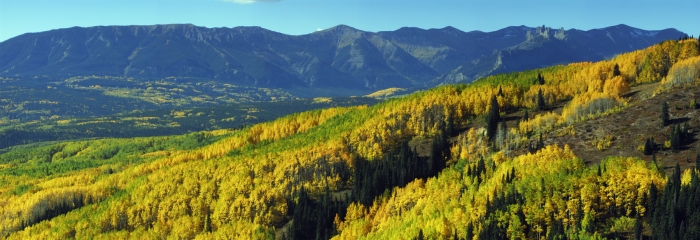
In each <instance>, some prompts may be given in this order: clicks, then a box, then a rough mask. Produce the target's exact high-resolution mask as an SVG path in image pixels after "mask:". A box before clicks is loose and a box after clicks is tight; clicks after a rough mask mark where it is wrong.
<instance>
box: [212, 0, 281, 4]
mask: <svg viewBox="0 0 700 240" xmlns="http://www.w3.org/2000/svg"><path fill="white" fill-rule="evenodd" d="M222 1H224V2H232V3H238V4H252V3H258V2H279V1H282V0H222Z"/></svg>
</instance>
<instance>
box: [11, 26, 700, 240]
mask: <svg viewBox="0 0 700 240" xmlns="http://www.w3.org/2000/svg"><path fill="white" fill-rule="evenodd" d="M699 51H700V44H698V40H697V39H692V38H691V39H682V40H679V41H675V40H672V41H665V42H662V43H660V44H657V45H654V46H651V47H649V48H647V49H644V50H639V51H634V52H630V53H625V54H621V55H618V56H616V57H614V58H612V59H610V60H607V61H601V62H595V63H589V62H585V63H574V64H569V65H559V66H554V67H548V68H543V69H537V70H530V71H524V72H516V73H510V74H502V75H496V76H491V77H487V78H483V79H480V80H478V81H475V82H474V83H472V84H469V85H446V86H440V87H437V88H433V89H430V90H426V91H421V92H417V93H414V94H411V95H408V96H405V97H400V98H392V99H389V100H386V101H384V102H382V103H379V104H377V105H374V106H371V107H368V106H357V107H338V108H328V109H323V110H315V111H310V112H304V113H297V114H293V115H289V116H286V117H283V118H280V119H277V120H274V121H270V122H265V123H261V124H256V125H253V126H249V127H246V128H244V129H241V130H231V131H223V130H219V131H213V132H201V133H196V134H189V135H183V136H173V137H152V138H126V139H107V140H96V141H82V142H66V143H58V144H54V145H50V146H42V147H36V148H24V149H15V150H12V151H10V152H8V153H4V154H2V155H0V171H2V174H0V236H2V237H7V238H10V239H26V238H47V239H64V238H81V239H84V238H87V239H114V238H133V239H158V238H166V237H169V238H178V239H180V238H187V239H191V238H198V239H210V238H237V239H272V238H284V239H287V238H292V239H327V238H337V239H358V238H367V239H477V238H478V239H489V238H494V239H503V238H511V239H521V238H526V239H541V238H547V239H569V238H572V239H577V238H581V239H597V238H629V239H632V238H634V239H638V238H639V237H640V236H644V237H645V238H654V239H669V238H670V239H697V238H700V231H698V228H697V226H698V225H700V213H699V212H698V209H700V208H698V206H700V203H699V202H698V198H697V196H698V194H700V192H699V191H700V182H698V173H699V172H698V169H697V161H700V159H698V158H695V156H696V155H697V151H698V148H696V147H693V145H695V144H694V143H695V141H696V140H695V139H696V136H695V135H696V132H697V131H698V126H697V125H696V124H694V123H695V122H697V120H694V119H687V118H685V117H683V116H678V113H679V111H680V110H679V109H680V108H679V107H678V106H674V105H672V107H669V106H668V104H661V106H655V105H654V106H652V105H647V104H650V102H653V101H650V100H653V99H655V98H658V96H662V95H664V94H675V92H674V91H681V92H691V93H693V94H691V95H692V96H699V95H700V94H698V90H697V85H698V84H700V70H699V69H700V54H699ZM650 84H656V85H658V86H659V87H655V88H654V89H652V90H651V91H650V93H649V95H648V96H647V97H639V96H640V95H635V94H632V93H633V92H632V93H630V89H633V88H635V89H637V88H640V87H643V86H656V85H650ZM687 102H688V104H687V108H690V107H692V108H695V107H696V101H695V100H694V99H687ZM638 106H644V107H646V108H648V109H652V110H649V111H653V114H655V115H656V116H658V118H657V119H656V124H658V126H659V127H658V129H660V131H663V132H664V134H665V135H667V136H668V140H666V139H663V140H661V141H662V142H659V141H660V139H658V138H657V139H654V140H651V139H650V140H646V139H641V141H639V142H637V143H636V144H635V146H633V147H634V148H638V147H637V146H641V147H640V148H639V151H640V152H641V153H643V154H647V153H648V154H649V156H650V157H649V158H639V157H630V156H624V155H622V156H620V155H616V154H614V153H613V152H605V150H606V149H607V148H608V147H610V146H611V144H613V143H614V142H615V141H617V140H616V139H615V136H607V135H605V134H602V135H601V137H600V138H596V139H595V140H594V141H590V142H587V143H586V144H589V145H590V146H591V148H596V149H598V150H599V151H601V154H600V156H601V157H598V159H583V158H581V157H578V156H577V152H576V151H575V150H572V148H571V147H570V146H568V145H564V146H562V145H556V144H552V145H548V144H547V143H549V142H552V141H551V139H553V138H554V137H556V136H559V137H564V136H566V135H570V136H576V135H577V134H580V133H578V132H577V131H574V129H575V127H576V126H577V125H576V124H580V123H583V122H588V121H592V120H595V119H601V118H606V117H609V116H614V115H616V114H619V113H620V112H623V111H625V110H627V109H630V108H633V107H638ZM656 109H658V110H656ZM693 116H694V115H693ZM694 118H697V117H694ZM643 134H645V133H643ZM649 134H653V133H649ZM635 141H636V140H635ZM666 142H668V144H666ZM674 154H675V155H679V154H681V155H688V156H692V159H693V160H689V161H696V162H695V164H688V163H685V164H679V163H678V162H677V163H675V164H673V165H664V163H668V162H661V161H656V160H654V159H655V157H654V156H657V155H659V156H661V155H669V156H670V155H674ZM588 156H590V155H588ZM603 156H604V157H603ZM645 156H646V155H645ZM665 169H668V171H664V170H665ZM667 172H668V173H667Z"/></svg>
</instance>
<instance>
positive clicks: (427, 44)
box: [0, 24, 683, 92]
mask: <svg viewBox="0 0 700 240" xmlns="http://www.w3.org/2000/svg"><path fill="white" fill-rule="evenodd" d="M682 34H683V33H682V32H679V31H678V30H675V29H664V30H656V31H646V30H641V29H637V28H633V27H629V26H627V25H616V26H612V27H607V28H602V29H592V30H588V31H581V30H576V29H569V30H564V29H563V28H560V29H559V30H552V29H551V28H549V27H545V26H540V27H536V28H531V27H526V26H512V27H506V28H503V29H499V30H496V31H492V32H482V31H469V32H464V31H461V30H459V29H456V28H454V27H449V26H448V27H444V28H440V29H436V28H431V29H421V28H416V27H402V28H399V29H397V30H394V31H379V32H368V31H363V30H359V29H356V28H353V27H351V26H347V25H338V26H335V27H332V28H328V29H324V30H321V31H317V32H313V33H309V34H304V35H287V34H283V33H279V32H275V31H272V30H268V29H264V28H261V27H233V28H226V27H221V28H205V27H199V26H195V25H192V24H164V25H131V26H96V27H87V28H84V27H72V28H64V29H56V30H50V31H45V32H39V33H26V34H22V35H20V36H17V37H14V38H11V39H8V40H6V41H3V42H0V76H8V77H9V76H14V77H16V76H24V77H30V76H37V75H51V76H53V77H65V76H78V75H83V76H84V75H110V76H124V77H135V78H163V77H171V76H174V77H195V78H206V79H219V80H221V81H224V82H227V83H233V84H238V85H246V86H256V87H273V88H286V89H292V88H302V89H313V88H340V89H354V90H360V91H367V92H371V91H376V90H379V89H385V88H391V87H401V88H425V87H430V86H434V85H439V84H444V83H453V82H470V81H473V80H475V79H477V78H479V77H484V76H488V75H491V74H495V73H502V72H510V71H520V70H524V69H529V68H535V67H545V66H551V65H556V64H563V63H568V62H577V61H597V60H602V59H605V58H609V57H612V56H614V55H615V54H618V53H621V52H624V51H630V50H635V49H641V48H644V47H647V46H649V45H652V44H655V43H658V42H660V41H663V40H667V39H675V38H677V37H678V36H680V35H682ZM543 53H546V54H543ZM552 53H554V54H552ZM529 54H535V56H538V57H536V58H532V57H528V56H529ZM538 54H539V55H538ZM557 54H558V55H562V56H556V55H557ZM547 56H555V57H547ZM523 58H527V59H528V61H527V63H526V64H523V61H522V59H523Z"/></svg>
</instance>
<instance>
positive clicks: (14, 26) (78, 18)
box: [0, 0, 700, 41]
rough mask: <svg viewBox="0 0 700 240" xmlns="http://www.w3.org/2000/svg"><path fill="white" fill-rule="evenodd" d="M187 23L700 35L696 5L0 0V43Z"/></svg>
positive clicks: (495, 0) (598, 0)
mask: <svg viewBox="0 0 700 240" xmlns="http://www.w3.org/2000/svg"><path fill="white" fill-rule="evenodd" d="M170 23H192V24H195V25H198V26H204V27H236V26H260V27H263V28H267V29H270V30H273V31H277V32H281V33H286V34H293V35H301V34H307V33H311V32H313V31H316V30H317V29H325V28H329V27H333V26H336V25H339V24H346V25H349V26H352V27H355V28H358V29H361V30H365V31H372V32H376V31H391V30H395V29H398V28H401V27H404V26H410V27H420V28H424V29H428V28H443V27H445V26H453V27H456V28H458V29H461V30H463V31H471V30H481V31H494V30H498V29H501V28H504V27H508V26H519V25H526V26H540V25H547V26H550V27H553V28H559V27H564V28H565V29H570V28H576V29H582V30H588V29H594V28H602V27H607V26H612V25H617V24H621V23H624V24H627V25H630V26H633V27H637V28H642V29H646V30H659V29H664V28H676V29H678V30H681V31H684V32H686V33H688V34H690V35H695V36H697V35H698V34H700V1H699V0H680V1H646V0H636V1H629V0H615V1H602V0H594V1H582V0H576V1H569V0H559V1H523V0H515V1H513V0H511V1H505V0H491V1H468V0H444V1H441V0H430V1H428V0H120V1H109V0H60V1H58V0H0V41H4V40H7V39H9V38H12V37H14V36H17V35H20V34H22V33H26V32H40V31H46V30H51V29H57V28H68V27H73V26H81V27H89V26H97V25H151V24H170Z"/></svg>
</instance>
